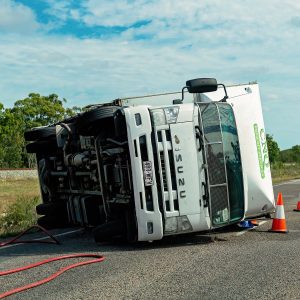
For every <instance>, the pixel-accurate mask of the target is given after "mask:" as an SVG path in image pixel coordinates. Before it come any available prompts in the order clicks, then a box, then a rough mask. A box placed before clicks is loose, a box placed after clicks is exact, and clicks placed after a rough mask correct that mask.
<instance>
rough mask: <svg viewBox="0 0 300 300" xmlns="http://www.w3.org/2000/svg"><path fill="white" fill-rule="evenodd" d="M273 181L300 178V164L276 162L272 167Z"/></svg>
mask: <svg viewBox="0 0 300 300" xmlns="http://www.w3.org/2000/svg"><path fill="white" fill-rule="evenodd" d="M271 172H272V179H273V183H279V182H283V181H287V180H292V179H299V178H300V164H283V163H277V164H274V165H273V166H272V168H271Z"/></svg>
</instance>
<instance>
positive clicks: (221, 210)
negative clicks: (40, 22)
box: [25, 78, 274, 242]
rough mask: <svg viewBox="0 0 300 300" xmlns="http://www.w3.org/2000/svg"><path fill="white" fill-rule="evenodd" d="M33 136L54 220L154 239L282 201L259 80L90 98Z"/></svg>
mask: <svg viewBox="0 0 300 300" xmlns="http://www.w3.org/2000/svg"><path fill="white" fill-rule="evenodd" d="M25 139H26V141H30V143H28V144H27V146H26V148H27V151H28V152H29V153H36V159H37V166H38V174H39V181H40V187H41V195H42V202H43V203H42V204H39V205H38V206H37V208H36V210H37V213H38V214H39V215H42V216H41V217H40V218H39V219H38V223H39V224H40V225H42V226H44V227H46V228H55V227H66V226H78V225H79V226H84V227H93V228H94V236H95V239H96V241H104V240H107V239H110V238H111V237H113V236H122V237H124V238H126V239H127V240H128V241H129V242H135V241H153V240H159V239H162V238H163V237H164V236H167V235H176V234H184V233H190V232H199V231H209V230H212V229H216V228H220V227H224V226H228V225H230V224H234V223H238V222H240V221H241V220H244V219H251V218H255V217H264V216H269V214H270V213H272V212H273V211H274V195H273V188H272V180H271V174H270V165H269V159H268V150H267V144H266V136H265V129H264V122H263V116H262V109H261V102H260V95H259V87H258V85H257V84H256V83H253V84H251V83H250V84H244V85H236V86H229V87H225V86H224V85H223V84H218V83H217V81H216V80H215V79H213V78H199V79H194V80H189V81H187V82H186V86H185V87H184V88H183V89H182V91H181V92H177V93H165V94H157V95H149V96H142V97H132V98H123V99H117V100H114V101H111V102H108V103H104V104H99V105H92V106H89V107H87V108H86V109H85V111H84V112H82V113H80V114H78V115H76V116H75V117H72V118H68V119H65V120H62V121H61V122H59V123H56V124H52V125H50V126H47V127H37V128H33V129H31V130H29V131H27V132H25Z"/></svg>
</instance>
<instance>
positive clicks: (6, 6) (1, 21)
mask: <svg viewBox="0 0 300 300" xmlns="http://www.w3.org/2000/svg"><path fill="white" fill-rule="evenodd" d="M38 28H39V24H38V22H37V21H36V16H35V14H34V13H33V11H32V10H31V9H30V8H28V7H27V6H25V5H22V4H19V3H16V2H15V1H12V0H0V32H2V33H3V32H9V33H12V32H15V33H28V32H34V31H36V30H37V29H38Z"/></svg>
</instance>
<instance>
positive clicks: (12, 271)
mask: <svg viewBox="0 0 300 300" xmlns="http://www.w3.org/2000/svg"><path fill="white" fill-rule="evenodd" d="M76 257H93V258H95V259H92V260H88V261H83V262H79V263H76V264H72V265H69V266H67V267H64V268H61V269H60V270H59V271H58V272H56V273H54V274H52V275H50V276H49V277H47V278H44V279H42V280H39V281H36V282H33V283H30V284H28V285H25V286H22V287H19V288H15V289H12V290H10V291H7V292H5V293H3V294H0V299H3V298H5V297H8V296H11V295H13V294H16V293H19V292H22V291H25V290H28V289H31V288H34V287H36V286H39V285H42V284H44V283H47V282H49V281H51V280H53V279H55V278H56V277H58V276H59V275H61V274H62V273H64V272H66V271H68V270H70V269H73V268H76V267H80V266H84V265H88V264H93V263H99V262H102V261H103V260H104V259H105V258H104V257H103V256H102V255H98V254H71V255H64V256H59V257H53V258H49V259H45V260H42V261H40V262H36V263H33V264H30V265H27V266H25V267H21V268H16V269H12V270H6V271H2V272H0V276H5V275H9V274H12V273H17V272H21V271H24V270H28V269H32V268H35V267H38V266H41V265H44V264H47V263H50V262H53V261H58V260H63V259H68V258H76Z"/></svg>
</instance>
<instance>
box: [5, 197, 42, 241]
mask: <svg viewBox="0 0 300 300" xmlns="http://www.w3.org/2000/svg"><path fill="white" fill-rule="evenodd" d="M40 201H41V200H40V197H25V196H23V197H19V198H17V200H16V201H15V202H13V203H12V204H10V205H9V206H8V207H7V209H6V211H5V212H2V213H1V214H0V237H7V236H12V235H16V234H18V233H20V232H21V231H23V230H25V229H27V228H28V227H30V226H32V225H33V224H36V220H37V214H36V211H35V207H36V205H38V204H39V203H40Z"/></svg>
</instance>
